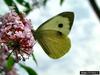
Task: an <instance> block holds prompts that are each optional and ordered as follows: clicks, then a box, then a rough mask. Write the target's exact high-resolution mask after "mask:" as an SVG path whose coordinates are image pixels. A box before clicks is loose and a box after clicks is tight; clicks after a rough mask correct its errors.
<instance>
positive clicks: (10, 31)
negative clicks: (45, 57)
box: [0, 12, 35, 58]
mask: <svg viewBox="0 0 100 75" xmlns="http://www.w3.org/2000/svg"><path fill="white" fill-rule="evenodd" d="M21 16H22V17H19V15H18V14H17V13H15V12H10V13H7V14H5V15H4V16H1V17H0V47H1V49H0V50H3V51H5V52H11V51H13V54H14V55H16V58H19V56H22V57H23V56H24V55H30V54H31V53H32V47H33V46H34V44H35V39H34V36H33V34H32V32H31V30H32V27H31V22H30V20H28V19H26V18H25V17H23V15H21Z"/></svg>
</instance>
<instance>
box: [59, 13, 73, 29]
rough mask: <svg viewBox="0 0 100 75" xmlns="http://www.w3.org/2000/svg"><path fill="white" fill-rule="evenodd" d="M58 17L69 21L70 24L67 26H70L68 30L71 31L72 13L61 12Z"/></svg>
mask: <svg viewBox="0 0 100 75" xmlns="http://www.w3.org/2000/svg"><path fill="white" fill-rule="evenodd" d="M59 15H60V16H62V17H65V18H68V19H69V21H70V22H69V23H70V24H69V25H70V27H69V30H71V28H72V24H73V20H74V13H73V12H63V13H61V14H59Z"/></svg>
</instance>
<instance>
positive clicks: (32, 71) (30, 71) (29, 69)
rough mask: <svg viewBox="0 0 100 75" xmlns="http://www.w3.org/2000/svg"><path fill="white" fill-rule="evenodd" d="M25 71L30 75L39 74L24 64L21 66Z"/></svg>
mask: <svg viewBox="0 0 100 75" xmlns="http://www.w3.org/2000/svg"><path fill="white" fill-rule="evenodd" d="M19 65H20V66H21V67H22V68H23V69H25V70H26V71H27V72H28V74H29V75H37V73H36V72H35V71H34V70H33V69H32V68H30V67H28V66H25V65H23V64H19Z"/></svg>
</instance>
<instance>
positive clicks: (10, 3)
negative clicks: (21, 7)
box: [4, 0, 13, 6]
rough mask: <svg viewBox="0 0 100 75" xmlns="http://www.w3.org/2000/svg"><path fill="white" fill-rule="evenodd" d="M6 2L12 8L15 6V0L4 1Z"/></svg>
mask: <svg viewBox="0 0 100 75" xmlns="http://www.w3.org/2000/svg"><path fill="white" fill-rule="evenodd" d="M4 2H5V3H6V4H7V5H8V6H12V5H13V0H4Z"/></svg>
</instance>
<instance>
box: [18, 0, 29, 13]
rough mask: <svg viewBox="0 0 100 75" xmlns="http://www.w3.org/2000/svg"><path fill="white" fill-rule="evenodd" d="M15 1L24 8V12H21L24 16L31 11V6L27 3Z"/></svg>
mask: <svg viewBox="0 0 100 75" xmlns="http://www.w3.org/2000/svg"><path fill="white" fill-rule="evenodd" d="M16 1H17V2H18V3H19V4H21V5H22V6H24V7H25V8H26V10H24V11H23V12H24V13H25V14H28V13H29V12H30V11H31V6H30V4H29V3H28V2H26V1H24V0H16Z"/></svg>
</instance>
